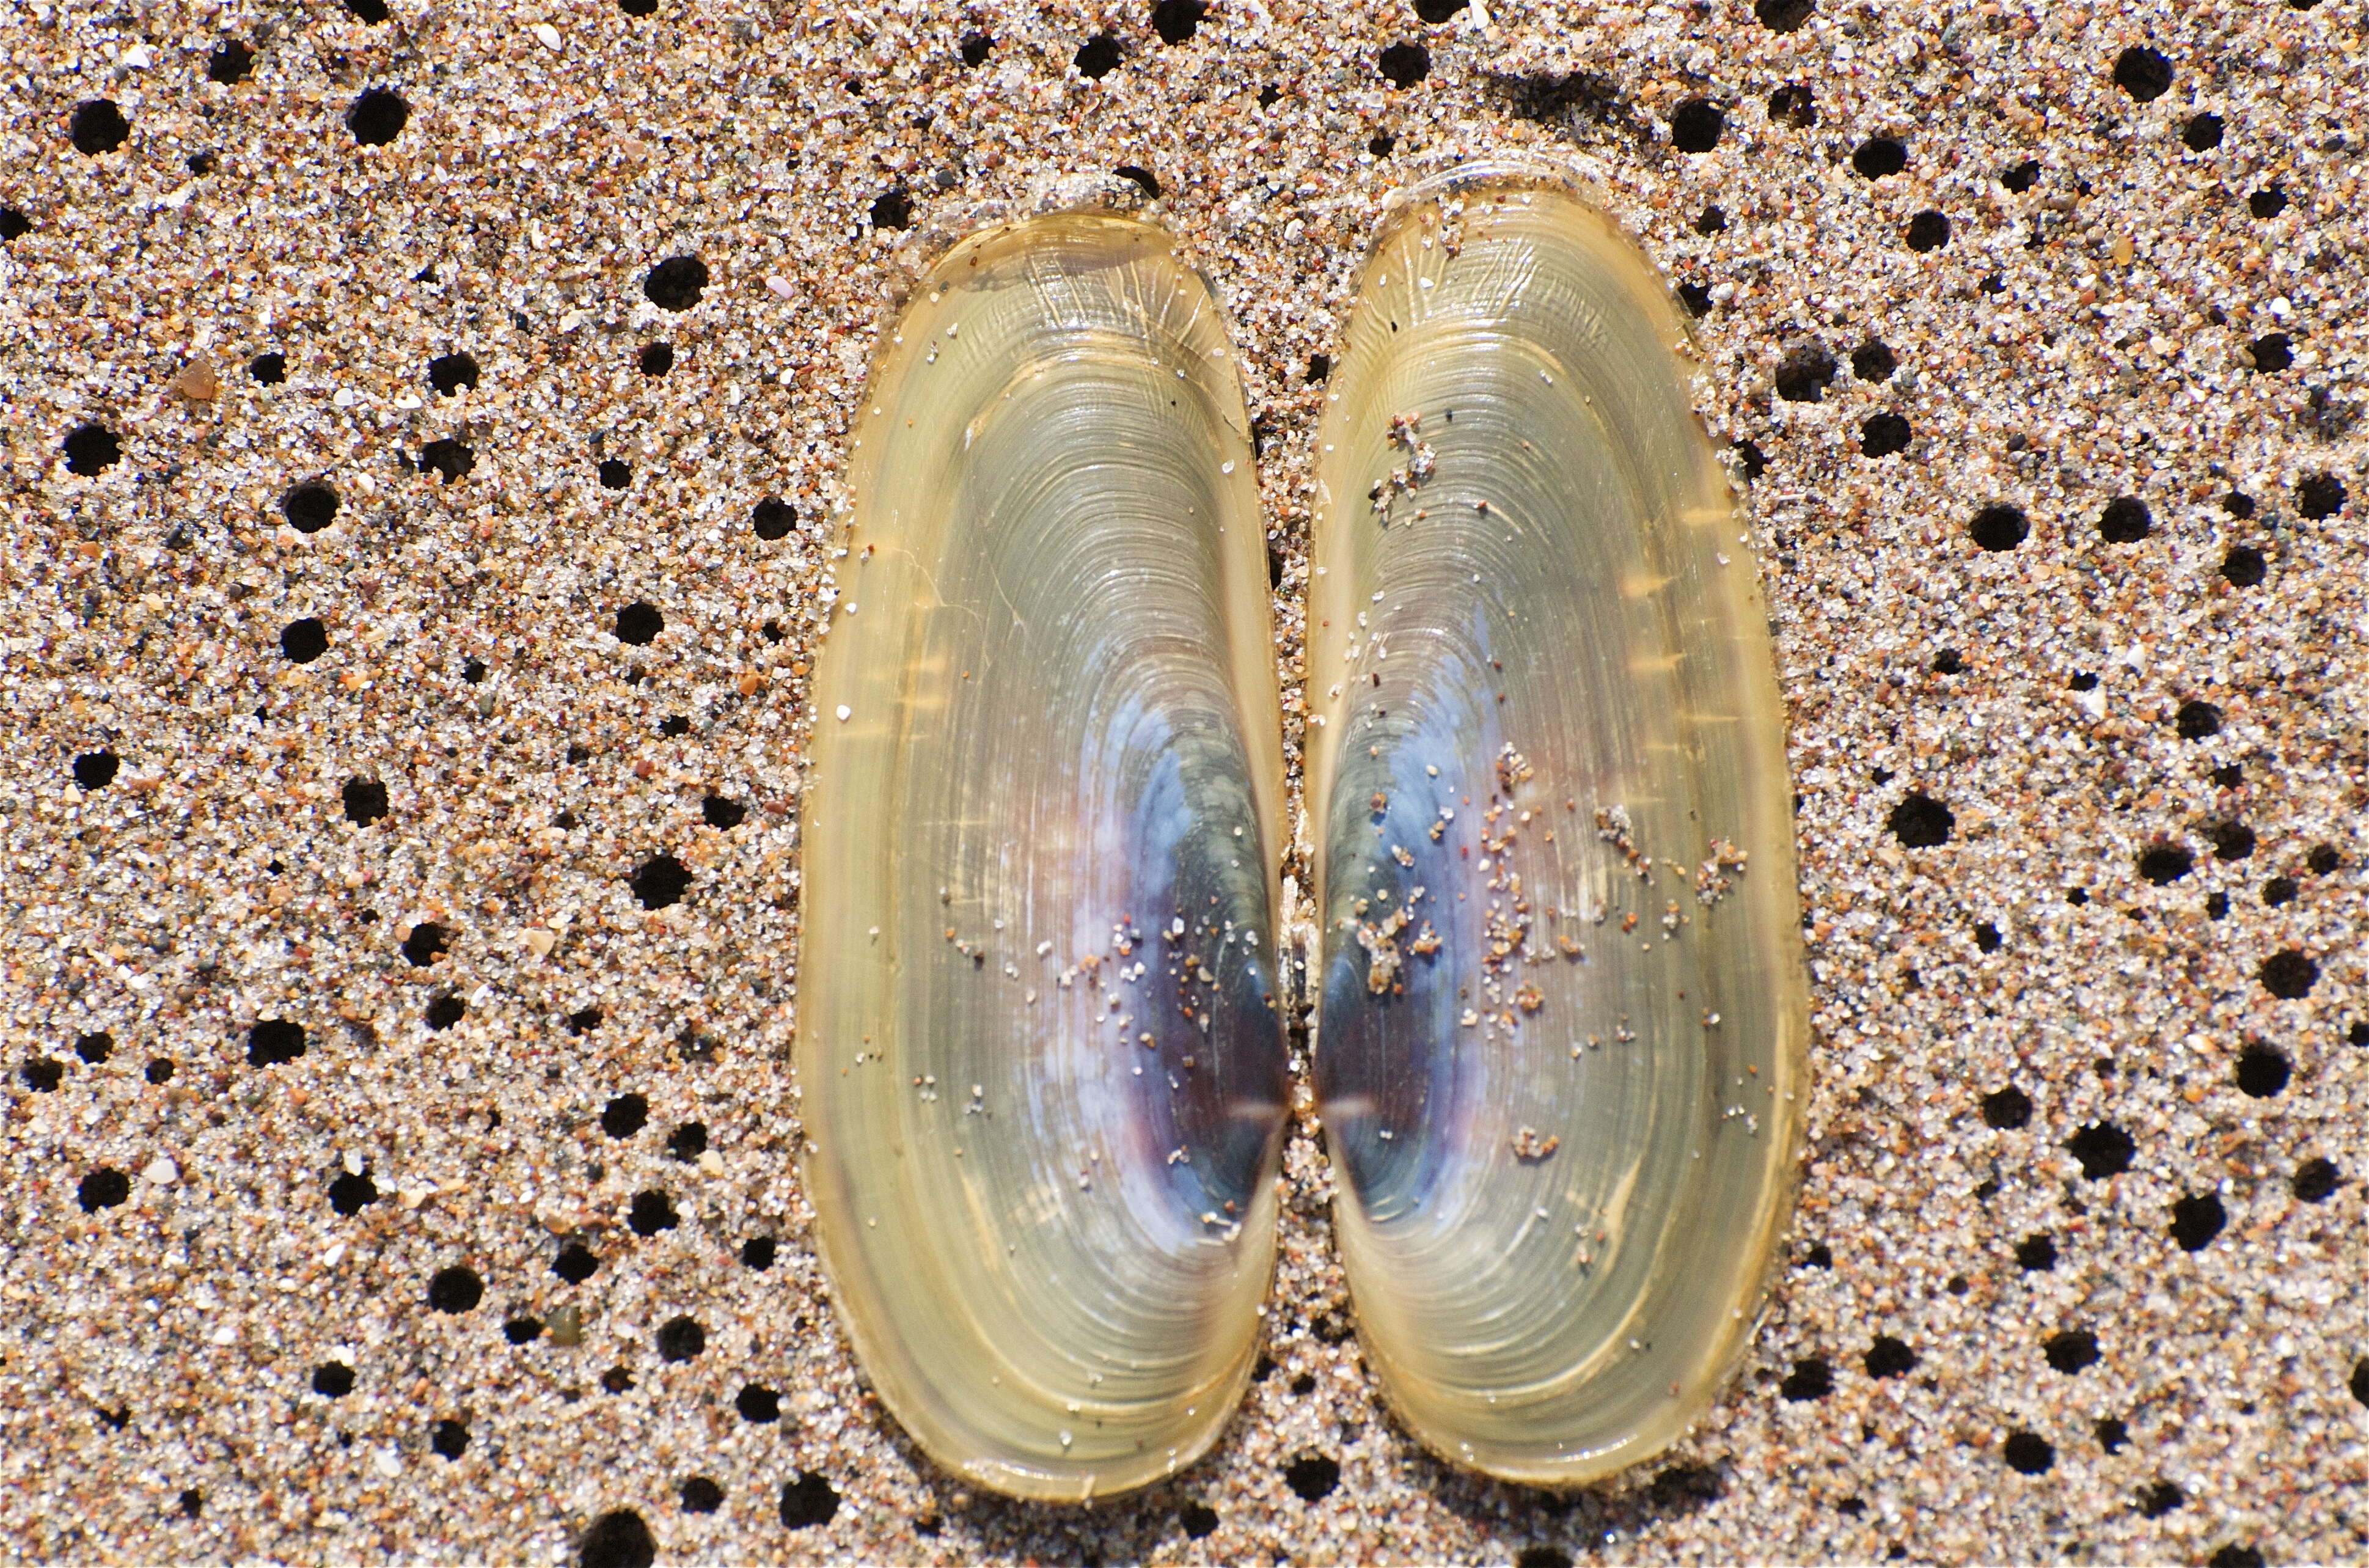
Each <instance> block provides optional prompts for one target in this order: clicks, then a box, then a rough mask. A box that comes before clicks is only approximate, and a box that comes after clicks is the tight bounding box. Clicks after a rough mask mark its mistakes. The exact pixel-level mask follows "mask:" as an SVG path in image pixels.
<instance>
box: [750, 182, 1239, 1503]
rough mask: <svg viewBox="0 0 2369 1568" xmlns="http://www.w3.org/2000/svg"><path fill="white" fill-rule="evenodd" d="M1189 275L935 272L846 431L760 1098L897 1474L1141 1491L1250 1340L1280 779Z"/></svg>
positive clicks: (979, 240)
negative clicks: (778, 983) (795, 1153)
mask: <svg viewBox="0 0 2369 1568" xmlns="http://www.w3.org/2000/svg"><path fill="white" fill-rule="evenodd" d="M1251 456H1252V454H1251V451H1250V446H1249V442H1248V439H1247V421H1246V419H1245V418H1244V414H1243V408H1242V392H1241V388H1240V385H1239V383H1238V382H1237V380H1236V378H1235V373H1234V370H1233V361H1232V358H1231V354H1230V348H1229V344H1228V340H1227V335H1226V330H1225V324H1224V322H1223V320H1222V318H1221V316H1220V314H1219V310H1218V307H1217V304H1216V303H1215V301H1214V299H1213V298H1212V296H1211V294H1210V292H1209V290H1208V288H1207V285H1206V283H1205V282H1204V281H1203V280H1202V279H1201V278H1200V277H1199V276H1197V275H1196V273H1194V272H1193V271H1191V270H1190V269H1187V268H1185V267H1184V265H1182V264H1181V263H1180V262H1179V261H1178V260H1177V259H1176V258H1175V257H1174V256H1173V254H1172V251H1171V247H1170V244H1169V241H1168V239H1167V237H1166V236H1165V235H1163V234H1162V232H1161V231H1159V230H1157V229H1155V228H1152V227H1150V226H1149V225H1147V224H1144V223H1137V222H1132V221H1128V220H1126V219H1122V218H1117V217H1113V216H1109V215H1104V214H1093V213H1076V212H1073V213H1066V214H1059V215H1055V216H1051V217H1047V218H1041V219H1036V220H1032V221H1030V222H1027V223H1021V224H1017V225H1013V226H1009V227H1004V228H999V229H995V230H991V231H989V232H987V233H984V234H981V235H975V236H973V237H972V238H970V239H968V240H966V241H965V242H964V243H962V244H961V245H960V246H956V248H955V249H953V250H952V251H951V252H949V253H948V254H947V255H946V256H945V257H944V258H943V259H942V260H941V261H940V262H939V263H938V264H937V265H936V267H935V268H934V269H933V270H932V272H931V273H930V274H929V276H928V277H927V279H926V280H924V282H923V284H922V285H921V288H919V289H918V290H917V291H916V292H915V293H914V295H913V297H912V299H911V301H910V303H909V304H908V306H907V308H906V310H905V312H904V315H902V317H901V319H900V320H899V322H898V326H896V327H895V329H894V331H893V332H892V334H891V338H890V341H889V342H888V343H887V345H885V346H884V349H883V352H882V355H881V357H880V359H879V361H878V363H877V364H876V366H875V370H874V371H873V373H872V376H871V379H870V382H869V384H868V385H867V387H866V389H865V393H864V404H863V406H862V408H861V411H860V414H859V417H858V418H857V420H856V421H855V429H854V446H853V452H852V463H851V472H850V485H851V488H852V492H853V499H852V503H851V504H852V507H853V531H852V532H851V534H850V535H849V538H848V541H847V542H848V544H849V545H850V555H849V557H848V559H847V560H846V561H845V562H844V563H843V564H842V567H841V572H840V578H839V592H840V594H841V602H840V605H839V614H838V616H837V618H836V620H835V623H834V624H833V626H832V629H831V632H830V646H829V648H828V650H827V652H826V654H825V656H824V658H823V660H822V667H821V670H820V672H819V677H818V689H817V692H816V698H815V701H816V704H817V714H818V719H817V724H816V734H815V739H814V745H813V748H812V770H811V773H810V781H809V784H808V791H807V807H806V811H805V813H804V818H803V819H804V822H805V825H806V833H807V841H806V846H805V885H804V886H805V892H804V901H805V909H804V917H803V918H804V928H805V944H806V945H805V956H804V960H803V962H802V964H801V966H800V973H801V979H802V986H801V992H800V996H799V1000H798V1008H799V1020H798V1037H797V1045H796V1051H797V1073H798V1082H799V1084H800V1086H801V1093H802V1095H803V1105H804V1116H805V1125H806V1129H807V1140H808V1152H807V1162H806V1173H807V1188H808V1193H809V1196H810V1197H811V1199H812V1202H813V1204H814V1208H815V1214H816V1226H817V1231H818V1242H819V1246H820V1252H821V1255H822V1258H823V1262H824V1265H825V1267H826V1270H827V1272H828V1274H829V1276H830V1283H831V1286H832V1289H833V1293H834V1298H835V1300H836V1302H837V1304H838V1306H839V1309H840V1311H841V1318H842V1321H843V1322H844V1324H845V1326H846V1328H847V1330H848V1332H849V1333H850V1336H851V1337H852V1338H853V1341H854V1344H855V1347H856V1350H857V1352H858V1354H859V1355H860V1356H861V1358H862V1360H863V1363H864V1367H865V1368H866V1369H867V1370H868V1371H869V1372H870V1374H871V1375H872V1377H873V1379H874V1380H875V1384H876V1386H877V1389H878V1391H879V1393H880V1396H881V1398H882V1400H883V1401H884V1402H886V1404H887V1406H888V1408H889V1410H890V1411H891V1412H892V1413H894V1414H895V1415H896V1416H897V1418H898V1421H899V1422H900V1423H902V1424H903V1425H904V1426H905V1427H906V1429H907V1430H908V1431H909V1432H910V1433H911V1434H912V1436H914V1437H915V1438H916V1439H918V1440H919V1441H920V1443H921V1446H922V1447H923V1448H926V1449H927V1450H928V1451H929V1452H930V1453H931V1454H932V1455H933V1457H934V1458H935V1459H938V1460H939V1461H940V1462H941V1463H942V1464H944V1465H945V1466H947V1467H948V1468H949V1469H952V1470H954V1471H956V1472H958V1473H961V1474H963V1475H965V1476H967V1477H968V1478H970V1479H972V1480H974V1481H976V1482H980V1483H983V1484H986V1485H989V1486H991V1487H994V1488H996V1489H998V1490H1001V1491H1004V1492H1008V1493H1012V1494H1018V1495H1022V1496H1036V1497H1063V1498H1078V1497H1083V1496H1090V1495H1095V1494H1108V1493H1112V1492H1116V1491H1121V1490H1125V1489H1127V1488H1128V1487H1132V1486H1137V1485H1141V1484H1143V1483H1146V1482H1150V1481H1154V1480H1157V1479H1158V1478H1160V1477H1161V1476H1162V1475H1165V1474H1166V1473H1168V1472H1169V1471H1172V1470H1173V1469H1175V1468H1176V1467H1178V1466H1180V1465H1182V1464H1184V1463H1186V1462H1188V1461H1189V1460H1191V1459H1193V1458H1195V1457H1196V1456H1197V1455H1198V1454H1199V1453H1200V1452H1201V1451H1203V1450H1204V1449H1205V1448H1207V1446H1208V1445H1209V1444H1210V1443H1211V1442H1212V1441H1213V1440H1214V1439H1215V1437H1216V1436H1217V1435H1218V1433H1219V1429H1220V1427H1221V1426H1222V1425H1223V1423H1224V1422H1225V1421H1226V1420H1227V1419H1228V1418H1229V1416H1230V1414H1231V1413H1232V1410H1233V1407H1234V1405H1235V1404H1236V1402H1237V1401H1238V1399H1239V1396H1240V1394H1241V1391H1242V1386H1243V1384H1244V1381H1245V1379H1246V1378H1247V1376H1248V1373H1249V1369H1250V1365H1251V1361H1252V1359H1253V1355H1254V1353H1255V1349H1256V1333H1257V1315H1256V1308H1257V1305H1258V1303H1259V1301H1260V1299H1261V1298H1262V1297H1263V1296H1264V1294H1265V1290H1266V1288H1267V1284H1268V1279H1269V1276H1270V1273H1271V1270H1272V1264H1273V1253H1274V1229H1275V1219H1274V1204H1275V1198H1274V1174H1275V1168H1276V1153H1277V1149H1278V1145H1279V1139H1280V1127H1281V1125H1282V1120H1283V1115H1284V1106H1285V1099H1286V1084H1285V1070H1284V1049H1283V1038H1282V1009H1281V1003H1280V1000H1279V998H1278V997H1277V995H1276V978H1277V977H1276V963H1275V959H1274V952H1275V939H1276V927H1275V911H1276V908H1277V903H1278V896H1277V890H1276V886H1275V876H1276V869H1275V867H1276V861H1275V855H1274V853H1273V849H1272V843H1271V836H1270V828H1269V824H1272V823H1274V822H1276V820H1277V818H1278V817H1279V813H1280V804H1281V797H1282V764H1281V756H1280V724H1279V715H1278V712H1277V706H1276V679H1275V670H1274V658H1273V653H1272V645H1271V626H1270V612H1269V607H1268V606H1269V601H1268V598H1267V581H1266V567H1265V536H1264V532H1263V530H1262V528H1261V526H1260V522H1259V510H1258V501H1257V496H1256V492H1255V489H1254V486H1253V475H1252V462H1251Z"/></svg>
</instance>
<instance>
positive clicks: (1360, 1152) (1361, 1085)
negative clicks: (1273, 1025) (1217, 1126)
mask: <svg viewBox="0 0 2369 1568" xmlns="http://www.w3.org/2000/svg"><path fill="white" fill-rule="evenodd" d="M1683 346H1684V328H1683V327H1682V326H1681V325H1680V323H1679V320H1678V318H1677V315H1676V313H1675V311H1674V310H1673V309H1672V308H1671V305H1670V302H1669V299H1668V295H1667V293H1666V292H1665V287H1664V285H1663V284H1662V282H1661V281H1660V280H1659V279H1658V277H1657V276H1656V274H1655V273H1654V269H1652V268H1651V266H1650V265H1649V264H1647V263H1646V262H1645V261H1644V259H1643V258H1642V257H1640V256H1639V255H1638V254H1637V253H1636V251H1635V250H1634V249H1633V248H1632V247H1631V246H1630V245H1629V244H1628V243H1627V242H1626V241H1625V240H1624V239H1622V237H1621V236H1620V235H1619V233H1618V231H1617V230H1616V229H1615V228H1614V227H1613V225H1612V224H1611V223H1609V222H1608V220H1607V219H1605V218H1604V217H1602V216H1601V215H1600V214H1598V213H1597V212H1595V211H1593V210H1592V209H1591V208H1589V207H1588V206H1587V205H1585V203H1584V202H1582V201H1581V200H1577V199H1576V198H1574V196H1572V195H1571V194H1569V193H1567V192H1566V191H1565V190H1563V189H1562V188H1560V187H1559V186H1556V185H1555V184H1553V183H1551V182H1549V181H1542V180H1536V179H1527V178H1518V177H1499V178H1479V179H1466V180H1463V181H1460V182H1459V183H1457V184H1455V185H1452V186H1447V187H1443V188H1441V189H1435V190H1432V191H1429V192H1425V193H1418V194H1417V196H1416V197H1415V199H1413V200H1409V201H1408V202H1406V203H1405V204H1404V205H1403V206H1402V208H1401V209H1400V210H1399V211H1398V212H1396V213H1395V215H1394V216H1393V217H1392V218H1391V219H1390V222H1389V223H1387V224H1386V226H1385V229H1384V232H1383V234H1382V235H1381V236H1380V238H1379V240H1378V242H1377V244H1376V246H1375V249H1374V251H1373V253H1372V255H1371V257H1370V258H1369V260H1368V266H1367V272H1366V276H1365V279H1364V281H1363V286H1362V289H1361V291H1360V295H1359V299H1358V302H1357V303H1356V308H1355V310H1354V313H1353V315H1352V319H1351V322H1350V325H1349V328H1348V333H1347V343H1346V347H1345V352H1344V354H1343V356H1342V358H1341V361H1340V363H1339V364H1338V366H1337V367H1336V369H1335V370H1334V372H1333V378H1332V387H1333V397H1332V400H1331V402H1330V404H1329V406H1328V407H1327V410H1326V415H1325V419H1324V423H1323V426H1322V431H1321V433H1320V436H1319V448H1320V456H1319V474H1318V481H1319V487H1318V492H1317V500H1318V514H1317V519H1316V523H1315V535H1316V547H1315V562H1314V564H1315V567H1316V571H1315V574H1314V577H1313V579H1312V585H1311V591H1310V608H1309V621H1310V635H1309V647H1310V670H1309V683H1310V689H1311V691H1312V692H1322V693H1323V695H1322V698H1321V699H1320V700H1318V701H1317V702H1316V703H1315V704H1313V708H1314V713H1315V717H1316V721H1317V723H1318V727H1317V728H1315V729H1313V730H1312V731H1311V734H1310V763H1309V798H1310V803H1311V807H1310V809H1311V813H1312V815H1313V816H1314V817H1315V818H1316V831H1317V833H1318V836H1319V844H1318V847H1317V848H1318V868H1317V883H1318V894H1317V897H1318V907H1319V912H1320V914H1321V916H1322V921H1323V941H1322V978H1321V981H1320V984H1321V998H1322V1000H1321V1010H1320V1016H1321V1020H1322V1024H1321V1030H1320V1033H1319V1037H1318V1042H1317V1046H1316V1076H1317V1090H1318V1094H1319V1101H1320V1105H1321V1109H1322V1118H1323V1122H1324V1127H1325V1133H1326V1139H1327V1146H1328V1148H1329V1150H1330V1151H1331V1154H1332V1156H1333V1161H1334V1163H1335V1165H1336V1167H1337V1168H1338V1169H1339V1172H1340V1173H1341V1176H1342V1178H1343V1179H1342V1183H1341V1196H1340V1198H1339V1201H1338V1203H1337V1205H1336V1229H1337V1234H1338V1237H1339V1240H1340V1244H1341V1248H1342V1253H1343V1260H1344V1264H1345V1268H1346V1271H1347V1275H1348V1279H1349V1285H1350V1289H1351V1293H1352V1295H1353V1297H1354V1299H1355V1301H1356V1308H1357V1313H1358V1319H1359V1325H1360V1332H1361V1336H1362V1338H1363V1340H1364V1342H1365V1345H1366V1349H1367V1352H1368V1358H1369V1360H1370V1361H1371V1363H1372V1365H1373V1366H1374V1367H1375V1368H1376V1370H1377V1372H1378V1374H1379V1379H1380V1380H1381V1383H1382V1386H1383V1389H1384V1391H1385V1394H1386V1395H1387V1397H1388V1398H1389V1399H1390V1402H1391V1403H1392V1405H1393V1406H1394V1408H1396V1409H1397V1411H1398V1412H1399V1413H1400V1414H1401V1415H1402V1417H1403V1418H1404V1419H1405V1420H1406V1421H1407V1423H1408V1424H1409V1425H1410V1426H1411V1427H1412V1428H1413V1430H1414V1431H1415V1432H1416V1434H1417V1435H1418V1436H1421V1437H1422V1438H1423V1440H1424V1441H1425V1443H1426V1444H1427V1445H1429V1446H1430V1447H1432V1448H1434V1449H1436V1451H1438V1452H1439V1453H1441V1454H1442V1455H1444V1456H1445V1457H1447V1458H1448V1459H1452V1460H1454V1461H1456V1462H1459V1463H1460V1464H1464V1465H1467V1466H1471V1467H1473V1468H1476V1469H1480V1470H1483V1471H1490V1472H1492V1473H1494V1474H1497V1475H1500V1476H1504V1477H1506V1478H1509V1479H1513V1480H1517V1481H1522V1482H1530V1483H1541V1484H1566V1483H1572V1482H1582V1481H1585V1480H1588V1479H1591V1478H1593V1477H1596V1476H1598V1475H1601V1474H1604V1473H1607V1472H1608V1471H1613V1470H1616V1469H1619V1468H1620V1467H1622V1466H1625V1465H1628V1464H1631V1463H1633V1462H1635V1461H1636V1460H1638V1459H1642V1458H1645V1457H1647V1456H1648V1455H1650V1454H1652V1453H1653V1452H1654V1451H1655V1450H1657V1449H1659V1448H1662V1447H1663V1446H1665V1445H1666V1444H1667V1443H1668V1442H1669V1441H1670V1440H1671V1439H1672V1438H1673V1437H1674V1436H1676V1435H1677V1433H1678V1432H1679V1431H1681V1430H1682V1429H1683V1428H1684V1426H1685V1425H1686V1424H1687V1423H1688V1421H1689V1420H1690V1419H1691V1418H1692V1417H1693V1415H1694V1414H1695V1413H1697V1412H1698V1411H1699V1409H1700V1408H1701V1407H1702V1406H1703V1405H1704V1404H1705V1403H1706V1402H1708V1401H1709V1399H1710V1398H1711V1395H1712V1393H1713V1392H1714V1391H1715V1389H1716V1387H1717V1385H1718V1383H1719V1381H1720V1380H1721V1379H1722V1377H1723V1376H1724V1374H1725V1373H1726V1371H1727V1370H1728V1368H1730V1366H1731V1365H1732V1364H1733V1362H1734V1358H1735V1356H1737V1354H1738V1353H1739V1351H1740V1349H1741V1347H1742V1344H1743V1342H1744V1338H1745V1334H1746V1333H1747V1332H1748V1329H1749V1326H1750V1323H1749V1320H1750V1318H1751V1317H1752V1316H1753V1315H1754V1312H1755V1310H1756V1309H1757V1302H1758V1299H1759V1293H1760V1291H1761V1289H1762V1288H1763V1285H1764V1282H1765V1278H1766V1276H1767V1272H1768V1264H1769V1260H1770V1257H1771V1253H1772V1252H1773V1249H1774V1246H1775V1242H1776V1241H1777V1239H1778V1237H1779V1235H1780V1230H1781V1229H1782V1227H1783V1224H1784V1222H1785V1220H1786V1219H1787V1217H1788V1215H1789V1213H1790V1209H1791V1183H1792V1179H1793V1174H1792V1173H1793V1171H1794V1167H1795V1162H1796V1158H1797V1153H1798V1144H1799V1137H1800V1126H1801V1112H1802V1106H1801V1103H1800V1102H1801V1093H1800V1091H1801V1086H1802V1071H1803V1049H1804V1041H1805V1037H1806V1030H1807V1023H1806V1019H1807V1007H1806V990H1805V981H1804V977H1803V974H1802V959H1801V953H1800V939H1799V933H1798V921H1799V914H1798V895H1797V892H1796V888H1795V884H1794V876H1793V856H1792V823H1791V801H1790V793H1789V792H1790V784H1789V783H1788V778H1787V773H1786V766H1785V751H1784V746H1783V724H1782V711H1781V708H1780V699H1779V694H1778V689H1777V685H1776V681H1775V678H1774V665H1773V658H1772V652H1771V647H1770V642H1769V637H1768V631H1767V620H1766V610H1765V607H1764V605H1763V603H1762V601H1761V598H1760V596H1759V593H1758V591H1757V585H1756V582H1755V578H1754V569H1753V563H1752V558H1751V554H1750V550H1749V546H1748V544H1745V541H1744V540H1743V539H1742V538H1741V537H1740V530H1741V525H1740V524H1739V522H1738V521H1737V519H1736V517H1735V516H1734V508H1733V504H1732V500H1731V498H1730V493H1729V491H1728V488H1727V485H1726V481H1725V478H1724V475H1722V472H1721V470H1720V468H1719V465H1718V463H1717V460H1716V458H1715V457H1714V455H1713V453H1712V452H1711V446H1710V443H1709V442H1708V441H1707V439H1706V438H1705V436H1704V434H1703V432H1702V430H1701V429H1700V428H1699V424H1698V422H1697V420H1696V418H1695V416H1694V414H1693V411H1692V408H1691V406H1690V402H1689V397H1688V373H1689V368H1688V365H1687V364H1686V362H1685V361H1684V360H1683V359H1682V354H1681V351H1682V349H1683Z"/></svg>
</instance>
